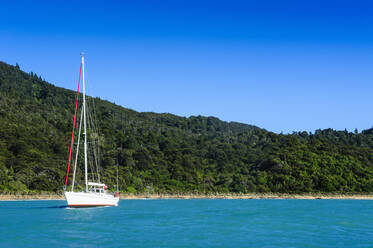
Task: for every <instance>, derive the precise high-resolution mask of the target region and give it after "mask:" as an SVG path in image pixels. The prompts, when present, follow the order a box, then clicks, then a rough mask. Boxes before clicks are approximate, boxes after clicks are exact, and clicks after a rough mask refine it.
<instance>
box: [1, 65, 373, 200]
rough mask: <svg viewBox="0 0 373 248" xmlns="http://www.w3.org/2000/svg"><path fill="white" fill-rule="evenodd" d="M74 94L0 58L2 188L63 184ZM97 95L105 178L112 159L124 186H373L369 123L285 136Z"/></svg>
mask: <svg viewBox="0 0 373 248" xmlns="http://www.w3.org/2000/svg"><path fill="white" fill-rule="evenodd" d="M74 94H75V93H74V92H73V91H70V90H66V89H63V88H59V87H55V86H53V85H51V84H49V83H47V82H45V81H43V80H42V79H41V78H40V77H38V76H37V75H36V74H33V73H25V72H23V71H21V70H20V68H19V67H18V65H17V66H10V65H8V64H5V63H0V191H1V192H15V191H17V192H29V191H60V190H61V189H62V186H63V184H64V178H65V173H66V167H67V159H68V148H69V142H70V137H71V129H72V120H73V111H74V97H75V95H74ZM118 94H120V93H118ZM118 97H119V96H118ZM94 102H95V106H96V115H97V120H98V126H99V130H100V141H101V155H102V159H101V167H102V176H103V178H104V181H105V182H106V183H107V184H109V186H111V187H112V186H113V185H114V184H115V177H116V176H115V175H116V167H115V165H116V163H117V162H118V164H119V184H120V189H121V190H122V191H127V192H144V191H147V192H199V193H207V192H243V193H245V192H297V193H300V192H369V191H373V128H372V129H369V130H365V131H362V132H357V131H356V132H354V133H351V132H347V131H335V130H332V129H326V130H317V131H316V132H315V133H313V134H310V133H307V132H299V133H293V134H289V135H283V134H275V133H272V132H269V131H266V130H264V129H260V128H258V127H255V126H250V125H246V124H241V123H235V122H229V123H228V122H223V121H220V120H219V119H217V118H215V117H202V116H192V117H189V118H184V117H179V116H175V115H172V114H156V113H139V112H136V111H133V110H130V109H126V108H123V107H120V106H117V105H115V104H113V103H110V102H108V101H104V100H100V99H98V98H96V99H94ZM367 114H372V113H367Z"/></svg>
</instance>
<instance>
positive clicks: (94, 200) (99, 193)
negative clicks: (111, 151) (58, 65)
mask: <svg viewBox="0 0 373 248" xmlns="http://www.w3.org/2000/svg"><path fill="white" fill-rule="evenodd" d="M81 74H82V81H83V101H82V102H83V103H82V108H81V114H80V124H79V132H78V142H77V145H76V152H75V163H74V172H73V178H72V185H71V188H70V189H69V190H67V182H68V177H69V169H70V162H71V153H72V150H73V141H74V130H75V122H76V114H77V109H78V98H79V86H80V78H81ZM85 88H86V85H85V79H84V53H81V64H80V71H79V83H78V90H77V94H76V100H75V112H74V123H73V130H72V135H71V143H70V152H69V160H68V166H67V173H66V181H65V186H64V195H65V198H66V201H67V205H68V206H69V207H73V208H79V207H99V206H118V202H119V194H118V192H115V194H111V193H109V192H108V191H107V186H106V185H105V184H104V183H101V182H100V177H99V175H97V177H96V178H94V177H93V176H92V177H93V178H92V179H93V180H88V162H89V161H88V152H87V107H86V94H85ZM82 122H83V138H84V189H83V190H81V191H74V186H75V183H76V168H77V165H78V163H77V161H78V153H79V144H80V136H81V129H82ZM95 162H97V160H95ZM96 172H97V174H98V170H97V171H96ZM90 175H94V172H93V171H92V172H91V174H90ZM117 183H118V182H117Z"/></svg>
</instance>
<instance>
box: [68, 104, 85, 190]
mask: <svg viewBox="0 0 373 248" xmlns="http://www.w3.org/2000/svg"><path fill="white" fill-rule="evenodd" d="M82 120H83V108H82V110H81V113H80V122H79V132H78V144H77V146H76V154H75V163H74V173H73V183H72V187H71V191H74V183H75V174H76V167H77V163H78V155H79V142H80V132H81V130H82Z"/></svg>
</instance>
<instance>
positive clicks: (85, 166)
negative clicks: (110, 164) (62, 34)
mask: <svg viewBox="0 0 373 248" xmlns="http://www.w3.org/2000/svg"><path fill="white" fill-rule="evenodd" d="M81 56H82V67H83V123H84V132H83V135H84V171H85V191H86V192H88V163H87V120H86V108H85V80H84V53H83V52H82V53H81Z"/></svg>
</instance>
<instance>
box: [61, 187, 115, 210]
mask: <svg viewBox="0 0 373 248" xmlns="http://www.w3.org/2000/svg"><path fill="white" fill-rule="evenodd" d="M65 198H66V201H67V205H68V206H69V207H76V208H79V207H100V206H118V201H119V197H114V196H113V195H111V194H106V193H93V192H88V193H86V192H71V191H65Z"/></svg>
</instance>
